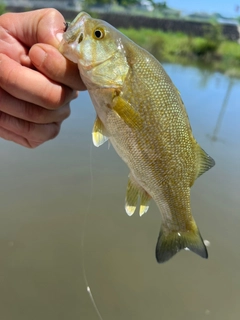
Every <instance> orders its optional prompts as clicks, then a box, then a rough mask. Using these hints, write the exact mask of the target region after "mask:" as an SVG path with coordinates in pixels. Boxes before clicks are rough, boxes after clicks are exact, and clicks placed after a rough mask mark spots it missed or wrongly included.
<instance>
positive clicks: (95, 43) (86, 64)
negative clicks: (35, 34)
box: [59, 12, 129, 89]
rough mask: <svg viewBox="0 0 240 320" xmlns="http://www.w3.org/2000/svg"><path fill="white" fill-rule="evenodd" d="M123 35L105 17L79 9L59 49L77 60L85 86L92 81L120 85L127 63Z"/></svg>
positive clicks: (111, 85) (108, 85) (71, 58)
mask: <svg viewBox="0 0 240 320" xmlns="http://www.w3.org/2000/svg"><path fill="white" fill-rule="evenodd" d="M124 40H125V36H124V35H123V34H121V33H120V32H119V31H118V30H116V29H115V28H114V27H113V26H111V25H110V24H108V23H107V22H105V21H102V20H99V19H94V18H92V17H91V16H90V15H89V14H87V13H85V12H81V13H79V14H78V16H77V17H76V18H75V19H74V20H73V21H72V22H71V23H70V24H69V26H68V27H67V30H66V32H65V33H64V34H63V39H62V41H61V43H60V47H59V50H60V52H61V53H62V54H63V55H64V56H65V57H66V58H67V59H69V60H70V61H72V62H74V63H77V64H78V68H79V71H80V74H81V77H82V79H83V81H84V83H85V85H86V86H87V88H88V89H90V87H92V86H93V85H95V86H96V85H97V86H101V87H114V88H115V87H119V86H121V85H122V84H123V81H124V79H125V77H126V74H127V72H128V69H129V65H128V62H127V58H126V51H125V46H124Z"/></svg>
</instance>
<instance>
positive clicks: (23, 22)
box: [0, 9, 85, 148]
mask: <svg viewBox="0 0 240 320" xmlns="http://www.w3.org/2000/svg"><path fill="white" fill-rule="evenodd" d="M63 31H64V18H63V17H62V15H61V14H60V13H59V12H58V11H57V10H54V9H41V10H36V11H30V12H26V13H7V14H4V15H2V16H0V137H2V138H4V139H6V140H11V141H14V142H16V143H18V144H20V145H23V146H25V147H29V148H34V147H37V146H39V145H40V144H42V143H43V142H45V141H47V140H49V139H52V138H54V137H55V136H56V135H57V134H58V132H59V130H60V126H61V123H62V121H63V120H64V119H66V118H67V117H68V116H69V114H70V108H69V103H70V101H71V100H72V99H74V98H76V97H77V91H76V90H84V89H85V86H84V84H83V83H82V81H81V78H80V76H79V72H78V68H77V66H76V65H75V64H73V63H71V62H70V61H68V60H66V59H65V58H64V57H63V56H62V55H61V54H60V52H59V51H58V50H57V48H58V45H59V43H60V40H61V34H62V33H63Z"/></svg>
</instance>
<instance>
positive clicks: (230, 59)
mask: <svg viewBox="0 0 240 320" xmlns="http://www.w3.org/2000/svg"><path fill="white" fill-rule="evenodd" d="M120 31H121V32H122V33H124V34H125V35H126V36H127V37H129V38H130V39H132V40H133V41H134V42H136V43H137V44H139V45H140V46H141V47H143V48H145V49H146V50H148V51H149V52H151V53H152V54H153V55H154V56H155V57H156V58H157V59H158V60H160V61H161V62H171V63H180V64H185V65H200V66H201V67H203V68H206V69H210V70H213V71H220V72H222V73H226V74H228V75H231V76H235V77H240V45H239V44H238V43H236V42H232V41H227V40H225V39H223V37H222V35H221V32H220V29H219V27H218V26H217V27H213V29H212V30H210V31H211V32H206V35H205V37H204V38H203V37H202V38H201V37H190V36H188V35H186V34H184V33H172V32H162V31H159V30H151V29H144V28H143V29H140V30H136V29H123V28H120Z"/></svg>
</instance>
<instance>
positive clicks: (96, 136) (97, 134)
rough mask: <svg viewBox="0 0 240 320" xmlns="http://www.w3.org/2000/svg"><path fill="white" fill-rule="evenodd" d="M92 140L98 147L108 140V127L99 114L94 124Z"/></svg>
mask: <svg viewBox="0 0 240 320" xmlns="http://www.w3.org/2000/svg"><path fill="white" fill-rule="evenodd" d="M92 140H93V144H94V145H95V146H96V147H100V146H101V145H102V144H103V143H104V142H106V141H107V140H108V137H107V134H106V129H105V127H104V125H103V123H102V121H101V120H100V119H99V117H98V116H97V118H96V120H95V122H94V125H93V129H92Z"/></svg>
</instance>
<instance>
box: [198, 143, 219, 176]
mask: <svg viewBox="0 0 240 320" xmlns="http://www.w3.org/2000/svg"><path fill="white" fill-rule="evenodd" d="M214 165H215V161H214V160H213V158H211V157H210V156H209V155H208V154H207V153H206V152H205V151H204V150H203V149H202V148H201V147H200V146H199V145H197V175H196V179H197V178H198V177H200V176H201V175H202V174H203V173H204V172H206V171H208V170H209V169H211V168H212V167H213V166H214Z"/></svg>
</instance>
